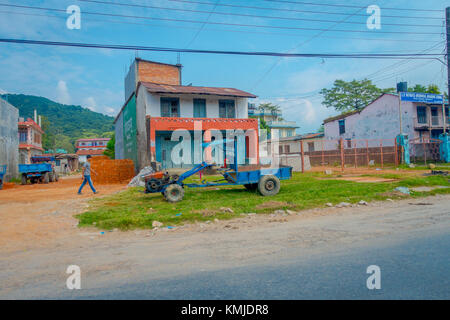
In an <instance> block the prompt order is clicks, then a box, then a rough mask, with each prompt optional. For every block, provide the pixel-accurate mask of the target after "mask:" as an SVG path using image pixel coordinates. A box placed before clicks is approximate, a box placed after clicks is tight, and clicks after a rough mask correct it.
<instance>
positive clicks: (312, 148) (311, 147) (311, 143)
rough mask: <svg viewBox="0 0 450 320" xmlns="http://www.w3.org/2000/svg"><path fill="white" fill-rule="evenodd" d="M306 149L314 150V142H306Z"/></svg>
mask: <svg viewBox="0 0 450 320" xmlns="http://www.w3.org/2000/svg"><path fill="white" fill-rule="evenodd" d="M308 151H309V152H314V151H315V150H314V142H308Z"/></svg>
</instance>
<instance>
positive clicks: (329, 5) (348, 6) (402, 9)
mask: <svg viewBox="0 0 450 320" xmlns="http://www.w3.org/2000/svg"><path fill="white" fill-rule="evenodd" d="M262 1H266V2H281V3H290V4H305V5H310V6H322V7H339V8H359V9H364V8H367V7H363V6H357V5H351V4H331V3H313V2H304V1H289V0H262ZM381 9H383V10H399V11H424V12H442V10H437V9H418V8H389V7H382V8H381Z"/></svg>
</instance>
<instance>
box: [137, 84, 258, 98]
mask: <svg viewBox="0 0 450 320" xmlns="http://www.w3.org/2000/svg"><path fill="white" fill-rule="evenodd" d="M141 84H142V85H143V86H144V87H145V88H147V90H148V91H149V92H151V93H175V94H206V95H216V96H226V97H242V98H256V96H255V95H254V94H251V93H248V92H245V91H242V90H238V89H234V88H216V87H194V86H174V85H167V84H157V83H152V82H141Z"/></svg>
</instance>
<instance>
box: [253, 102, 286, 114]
mask: <svg viewBox="0 0 450 320" xmlns="http://www.w3.org/2000/svg"><path fill="white" fill-rule="evenodd" d="M258 110H260V111H268V112H273V113H280V112H281V108H280V106H278V105H276V104H272V103H270V102H269V103H261V104H260V105H259V106H258Z"/></svg>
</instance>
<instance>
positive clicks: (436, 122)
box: [431, 107, 439, 126]
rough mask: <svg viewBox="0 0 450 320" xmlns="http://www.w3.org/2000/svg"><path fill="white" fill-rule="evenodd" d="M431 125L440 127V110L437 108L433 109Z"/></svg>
mask: <svg viewBox="0 0 450 320" xmlns="http://www.w3.org/2000/svg"><path fill="white" fill-rule="evenodd" d="M431 124H432V125H433V126H437V125H439V116H438V108H436V107H432V108H431Z"/></svg>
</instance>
